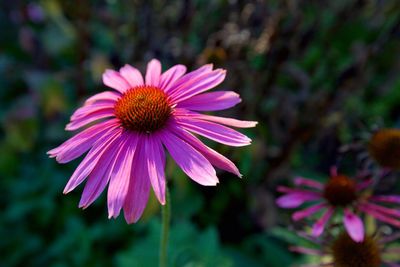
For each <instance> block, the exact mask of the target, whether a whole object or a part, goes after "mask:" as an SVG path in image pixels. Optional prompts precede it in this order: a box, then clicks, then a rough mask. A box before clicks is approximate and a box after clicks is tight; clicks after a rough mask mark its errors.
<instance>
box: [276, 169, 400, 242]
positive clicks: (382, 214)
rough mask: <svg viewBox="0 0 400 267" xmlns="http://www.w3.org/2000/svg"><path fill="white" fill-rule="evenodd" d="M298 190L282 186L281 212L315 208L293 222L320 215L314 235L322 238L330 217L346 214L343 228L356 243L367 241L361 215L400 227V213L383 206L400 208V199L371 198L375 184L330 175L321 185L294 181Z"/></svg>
mask: <svg viewBox="0 0 400 267" xmlns="http://www.w3.org/2000/svg"><path fill="white" fill-rule="evenodd" d="M294 183H295V185H296V186H297V187H296V188H289V187H285V186H279V187H278V189H277V190H278V191H279V192H282V193H284V195H283V196H281V197H279V198H278V199H277V201H276V203H277V205H278V206H279V207H281V208H298V207H300V206H301V205H302V204H304V203H308V202H313V204H312V205H311V206H309V207H307V208H305V209H303V210H300V211H296V212H294V213H293V214H292V218H293V220H295V221H297V220H301V219H304V218H306V217H309V216H311V215H313V214H315V213H317V212H319V211H323V213H322V215H321V217H320V218H319V219H318V220H317V221H316V222H315V223H314V225H313V227H312V235H313V236H320V235H321V234H322V233H323V231H324V229H325V226H326V224H327V222H328V221H329V220H330V219H331V217H332V216H333V215H334V214H336V213H338V212H341V211H343V224H344V227H345V229H346V231H347V233H348V234H349V236H350V237H351V238H352V239H353V240H354V241H356V242H362V241H363V239H364V225H363V222H362V220H361V218H360V216H359V215H358V214H359V213H360V212H364V213H366V214H369V215H371V216H372V217H374V218H376V219H378V220H380V221H383V222H385V223H388V224H391V225H393V226H396V227H400V210H399V209H398V207H397V208H391V207H385V206H383V203H389V204H400V196H399V195H371V190H368V189H370V186H371V185H372V180H371V179H369V180H364V181H357V180H355V179H351V178H349V177H347V176H345V175H340V174H338V173H337V171H336V168H333V169H332V171H331V177H330V178H329V180H328V181H327V182H326V183H325V184H322V183H320V182H318V181H315V180H311V179H306V178H302V177H297V178H295V179H294Z"/></svg>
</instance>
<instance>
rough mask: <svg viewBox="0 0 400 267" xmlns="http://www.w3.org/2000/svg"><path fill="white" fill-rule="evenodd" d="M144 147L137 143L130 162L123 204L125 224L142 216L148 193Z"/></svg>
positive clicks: (148, 183) (148, 185) (148, 181)
mask: <svg viewBox="0 0 400 267" xmlns="http://www.w3.org/2000/svg"><path fill="white" fill-rule="evenodd" d="M144 155H145V151H144V146H143V144H141V142H139V143H138V145H137V149H136V153H135V156H134V158H133V162H132V172H131V176H130V181H129V188H128V194H127V196H126V198H125V202H124V216H125V220H126V221H127V223H135V222H137V221H138V220H139V218H140V217H141V216H142V213H143V211H144V209H145V207H146V204H147V201H148V198H149V193H150V177H149V172H148V170H147V168H146V164H145V162H144V160H143V156H144Z"/></svg>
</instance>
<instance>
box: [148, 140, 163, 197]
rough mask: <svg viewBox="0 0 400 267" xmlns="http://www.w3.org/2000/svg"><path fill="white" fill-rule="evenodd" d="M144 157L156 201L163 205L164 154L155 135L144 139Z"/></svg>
mask: <svg viewBox="0 0 400 267" xmlns="http://www.w3.org/2000/svg"><path fill="white" fill-rule="evenodd" d="M145 140H146V143H145V147H146V149H145V154H144V155H145V156H144V157H146V158H147V166H148V172H149V175H148V176H149V177H150V182H151V185H152V186H153V190H154V193H155V194H156V196H157V198H158V201H160V203H161V204H162V205H164V204H165V170H164V169H165V153H164V149H163V147H162V144H161V142H160V140H159V137H158V135H157V134H153V136H149V137H146V139H145Z"/></svg>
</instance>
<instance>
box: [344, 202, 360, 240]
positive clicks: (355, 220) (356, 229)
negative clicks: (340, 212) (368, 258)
mask: <svg viewBox="0 0 400 267" xmlns="http://www.w3.org/2000/svg"><path fill="white" fill-rule="evenodd" d="M343 223H344V227H345V228H346V231H347V233H348V234H349V236H350V237H351V239H353V240H354V241H355V242H362V241H363V240H364V224H363V222H362V220H361V219H360V217H358V216H357V215H355V214H354V213H353V212H351V211H350V210H349V209H345V210H344V218H343Z"/></svg>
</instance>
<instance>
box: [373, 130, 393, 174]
mask: <svg viewBox="0 0 400 267" xmlns="http://www.w3.org/2000/svg"><path fill="white" fill-rule="evenodd" d="M368 150H369V153H370V154H371V156H372V157H373V158H374V159H375V160H376V161H377V162H378V163H379V164H380V165H381V166H383V167H388V168H392V169H400V130H399V129H381V130H378V131H377V132H376V133H374V134H373V135H372V137H371V139H370V141H369V144H368Z"/></svg>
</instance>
